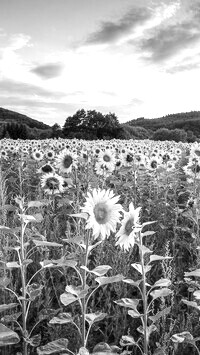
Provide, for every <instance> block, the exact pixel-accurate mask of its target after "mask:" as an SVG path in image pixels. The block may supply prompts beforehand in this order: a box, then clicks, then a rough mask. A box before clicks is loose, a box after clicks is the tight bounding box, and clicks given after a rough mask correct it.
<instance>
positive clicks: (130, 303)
mask: <svg viewBox="0 0 200 355" xmlns="http://www.w3.org/2000/svg"><path fill="white" fill-rule="evenodd" d="M139 301H140V300H138V299H137V298H133V299H132V298H121V299H120V300H117V301H114V302H115V303H116V304H117V305H118V306H122V307H127V308H131V309H133V310H135V311H137V306H138V304H139Z"/></svg>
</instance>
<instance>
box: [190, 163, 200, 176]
mask: <svg viewBox="0 0 200 355" xmlns="http://www.w3.org/2000/svg"><path fill="white" fill-rule="evenodd" d="M192 172H193V173H194V174H195V173H199V172H200V166H199V165H198V164H196V165H195V166H193V167H192Z"/></svg>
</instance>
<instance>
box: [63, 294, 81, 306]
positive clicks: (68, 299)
mask: <svg viewBox="0 0 200 355" xmlns="http://www.w3.org/2000/svg"><path fill="white" fill-rule="evenodd" d="M77 299H78V298H77V297H75V296H74V295H72V294H70V293H67V292H65V293H62V295H60V300H61V302H62V304H64V305H65V306H68V305H69V304H71V303H73V302H75V301H77Z"/></svg>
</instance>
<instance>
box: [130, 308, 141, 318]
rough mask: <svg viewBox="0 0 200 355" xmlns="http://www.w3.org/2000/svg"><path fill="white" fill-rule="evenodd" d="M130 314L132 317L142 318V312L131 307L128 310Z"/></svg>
mask: <svg viewBox="0 0 200 355" xmlns="http://www.w3.org/2000/svg"><path fill="white" fill-rule="evenodd" d="M128 314H129V316H131V317H132V318H140V317H142V314H140V313H139V312H138V311H137V310H135V309H129V311H128Z"/></svg>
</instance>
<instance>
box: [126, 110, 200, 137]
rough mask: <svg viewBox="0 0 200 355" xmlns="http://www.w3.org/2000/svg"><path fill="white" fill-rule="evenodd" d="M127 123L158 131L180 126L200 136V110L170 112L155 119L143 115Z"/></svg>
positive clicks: (179, 127)
mask: <svg viewBox="0 0 200 355" xmlns="http://www.w3.org/2000/svg"><path fill="white" fill-rule="evenodd" d="M125 125H128V126H133V127H135V126H137V127H143V128H145V129H146V130H151V131H156V130H157V129H159V128H167V129H170V130H172V129H176V128H178V129H183V130H185V131H186V132H188V131H192V132H193V134H195V136H196V137H200V111H191V112H182V113H176V114H170V115H167V116H163V117H160V118H154V119H146V118H143V117H141V118H137V119H135V120H131V121H128V122H126V123H125Z"/></svg>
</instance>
